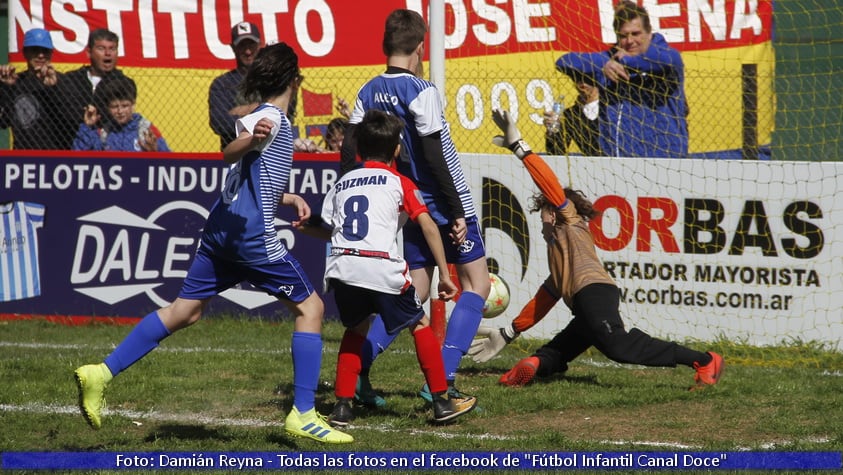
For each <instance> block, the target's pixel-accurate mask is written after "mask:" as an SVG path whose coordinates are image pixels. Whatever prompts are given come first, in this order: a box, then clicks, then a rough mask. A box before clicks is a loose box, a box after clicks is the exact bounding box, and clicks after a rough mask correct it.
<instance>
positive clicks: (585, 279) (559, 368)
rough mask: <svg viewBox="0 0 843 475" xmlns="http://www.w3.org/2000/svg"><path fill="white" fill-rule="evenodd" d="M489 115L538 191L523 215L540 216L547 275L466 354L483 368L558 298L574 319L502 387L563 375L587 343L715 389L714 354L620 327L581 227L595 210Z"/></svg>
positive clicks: (717, 366) (616, 298) (507, 123)
mask: <svg viewBox="0 0 843 475" xmlns="http://www.w3.org/2000/svg"><path fill="white" fill-rule="evenodd" d="M492 117H493V118H494V121H495V124H496V125H497V126H498V127H499V128H500V129H501V130H502V131H503V136H496V137H495V138H494V140H493V141H494V143H495V144H496V145H500V146H503V147H507V148H509V149H510V150H512V152H514V153H515V155H516V156H517V157H518V158H519V159H521V160H522V161H523V162H524V166H525V167H527V171H528V172H529V173H530V176H531V177H532V178H533V181H534V182H535V183H536V185H538V187H539V189H540V190H541V192H540V193H538V194H536V195H534V196H533V198H532V205H531V207H530V211H538V212H540V213H541V219H542V233H543V235H544V239H545V241H546V242H547V259H548V266H549V267H550V275H549V276H548V278H547V279H546V280H545V282H544V284H542V286H541V287H540V288H539V290H538V292H536V295H535V296H534V297H533V298H532V299H531V300H530V301H529V302H528V303H527V305H525V306H524V308H523V309H521V313H519V315H518V316H517V317H515V319H513V321H512V324H511V325H509V326H507V327H504V328H490V327H485V326H481V327H480V329H479V330H478V333H477V334H478V335H479V336H481V337H482V338H478V339H475V340H474V342H473V343H472V345H471V348H470V349H469V355H471V356H472V358H473V359H474V361H476V362H478V363H483V362H486V361H488V360H489V359H491V358H492V357H493V356H495V355H497V354H498V353H499V352H500V351H501V350H502V349H503V347H504V346H506V345H507V344H509V343H510V342H511V341H512V340H514V339H515V338H516V337H518V335H519V334H520V333H522V332H524V331H527V330H528V329H530V328H532V327H533V325H535V324H536V323H538V322H539V321H541V319H542V318H544V316H545V315H547V313H548V312H550V310H551V309H552V308H553V307H554V306H555V305H556V302H558V301H559V299H562V300H564V302H565V304H566V305H567V306H568V308H570V309H571V312H572V313H573V315H574V318H573V319H572V320H571V322H570V323H568V326H566V327H565V328H564V329H563V330H562V331H561V332H559V333H558V334H557V335H556V336H555V337H554V338H553V339H552V340H551V341H550V342H548V343H547V344H545V345H544V346H542V347H541V348H539V349H538V350H537V351H536V352H535V353H534V354H533V355H532V356H529V357H527V358H524V359H522V360H521V361H519V362H518V363H517V364H516V365H515V366H513V367H512V369H510V370H509V371H507V372H506V373H504V375H503V376H501V378H500V383H501V384H504V385H506V386H522V385H525V384H527V383H529V382H531V381H532V380H533V379H534V378H535V377H536V376H539V377H543V376H550V375H552V374H554V373H561V372H565V371H566V370H567V369H568V363H569V362H570V361H573V359H574V358H576V357H577V356H579V355H580V354H582V353H583V352H584V351H585V350H586V349H588V348H589V347H591V346H594V347H595V348H597V349H598V350H600V352H601V353H603V354H604V355H606V357H608V358H609V359H611V360H612V361H616V362H618V363H631V364H639V365H645V366H668V367H675V366H676V365H677V364H681V365H685V366H689V367H692V368H694V369H695V370H696V374H695V375H694V382H695V384H694V385H693V386H692V387H691V389H692V390H693V389H698V388H701V387H705V386H706V385H711V384H716V383H717V381H718V380H719V379H720V374H721V373H722V371H723V366H724V362H723V358H722V357H721V356H720V355H718V354H717V353H714V352H711V351H709V352H706V353H702V352H699V351H695V350H692V349H690V348H686V347H684V346H682V345H679V344H677V343H673V342H668V341H664V340H659V339H657V338H653V337H651V336H650V335H647V334H646V333H644V332H643V331H641V330H639V329H637V328H633V329H631V330H629V331H626V329H624V324H623V320H621V316H620V313H619V311H618V307H619V303H620V294H619V292H618V287H617V286H616V285H615V282H614V281H613V280H612V278H611V277H610V276H609V274H608V273H607V272H606V270H605V269H604V268H603V264H602V263H601V262H600V259H599V258H598V257H597V252H596V251H595V248H594V240H593V238H592V236H591V232H590V231H589V228H588V225H587V221H588V220H590V219H593V218H594V217H596V216H597V215H598V211H597V210H595V209H594V208H593V207H592V205H591V202H589V201H588V200H587V199H586V198H585V196H583V194H582V193H581V192H579V191H576V190H572V189H571V188H565V189H564V190H563V188H562V186H561V185H560V184H559V179H558V178H557V177H556V174H555V173H554V172H553V170H551V168H550V167H549V166H548V165H547V163H545V162H544V160H543V159H542V158H541V157H539V156H538V155H536V154H534V153H533V152H532V151H531V150H530V147H529V145H527V143H526V142H524V141H523V140H522V139H521V133H520V132H519V131H518V127H517V126H516V125H515V123H514V121H513V120H512V119H511V117H510V116H509V113H508V112H507V111H502V110H496V111H494V112H493V114H492Z"/></svg>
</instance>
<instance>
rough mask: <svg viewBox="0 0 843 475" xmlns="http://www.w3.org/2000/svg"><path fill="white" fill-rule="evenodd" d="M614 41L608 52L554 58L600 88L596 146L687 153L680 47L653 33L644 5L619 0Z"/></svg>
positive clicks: (615, 152)
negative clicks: (676, 47)
mask: <svg viewBox="0 0 843 475" xmlns="http://www.w3.org/2000/svg"><path fill="white" fill-rule="evenodd" d="M613 26H614V29H615V33H616V35H617V44H616V45H615V46H613V47H612V48H611V49H610V50H609V51H608V52H602V53H568V54H565V55H563V56H562V57H560V58H559V59H558V60H557V61H556V67H557V69H559V70H560V71H561V72H563V73H566V74H569V75H570V74H572V73H582V74H584V75H585V76H587V77H589V78H591V79H592V80H593V81H594V82H595V83H596V84H598V85H599V86H600V88H601V89H602V90H601V91H600V102H601V108H600V146H601V148H602V149H603V153H604V154H605V155H608V156H612V157H673V158H682V157H687V156H688V124H687V122H686V117H687V115H688V104H687V101H686V99H685V67H684V64H683V62H682V56H681V55H680V54H679V51H677V50H676V49H674V48H672V47H671V46H670V45H668V44H667V41H666V40H665V38H664V36H662V35H661V34H659V33H653V31H652V26H651V25H650V17H649V15H648V13H647V10H645V9H644V8H643V7H640V6H638V5H637V4H635V3H633V2H630V1H626V0H624V1H621V2H620V3H619V4H618V5H617V7H616V8H615V18H614V22H613Z"/></svg>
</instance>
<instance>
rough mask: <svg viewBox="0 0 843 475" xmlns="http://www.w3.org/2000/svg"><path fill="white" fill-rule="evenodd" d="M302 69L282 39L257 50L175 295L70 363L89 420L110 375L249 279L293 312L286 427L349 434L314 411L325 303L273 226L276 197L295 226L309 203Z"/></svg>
mask: <svg viewBox="0 0 843 475" xmlns="http://www.w3.org/2000/svg"><path fill="white" fill-rule="evenodd" d="M301 79H302V78H301V75H300V73H299V67H298V57H297V56H296V54H295V52H293V50H292V49H291V48H290V47H289V46H288V45H286V44H284V43H277V44H274V45H271V46H267V47H265V48H263V49H262V50H261V51H260V52H259V53H258V55H257V57H256V58H255V61H254V63H253V64H252V67H251V69H250V70H249V72H248V73H247V74H246V77H245V78H244V80H243V84H242V87H243V90H244V93H245V94H246V95H249V94H252V93H255V92H257V93H258V94H259V95H260V97H261V105H260V106H258V108H257V109H255V110H254V111H253V112H252V113H251V114H249V115H246V116H244V117H242V118H240V119H239V120H238V121H237V124H236V128H237V138H236V139H235V140H234V141H233V142H231V143H229V144H228V145H227V146H226V147H225V149H224V150H223V159H224V160H225V161H226V163H230V164H232V167H231V170H230V171H229V173H228V176H227V178H226V183H225V187H224V188H223V191H222V195H221V196H220V198H219V199H218V200H217V202H216V203H215V204H214V206H213V208H212V209H211V212H210V214H209V216H208V220H207V222H206V223H205V227H204V231H203V233H202V238H201V244H200V246H199V249H198V250H197V251H196V255H195V256H194V260H193V263H192V264H191V267H190V270H189V271H188V273H187V277H186V278H185V280H184V284H183V286H182V290H181V292H180V294H179V297H178V298H177V299H176V300H175V301H174V302H173V303H171V304H170V305H169V306H167V307H165V308H162V309H160V310H158V311H156V312H152V313H150V314H149V315H147V316H146V317H144V318H143V319H142V320H141V322H140V323H139V324H138V325H137V326H136V327H135V328H134V329H133V330H132V331H131V332H130V333H129V335H128V336H127V337H126V339H124V340H123V342H121V343H120V345H118V346H117V348H116V349H115V350H114V351H113V352H112V353H111V354H110V355H108V356H107V357H106V358H105V361H104V362H103V363H102V364H98V365H86V366H82V367H80V368H78V369H77V370H76V372H75V376H76V382H77V386H78V388H79V405H80V409H81V410H82V415H83V416H84V417H85V419H86V420H87V421H88V423H89V424H90V425H91V427H93V428H95V429H98V428H99V427H100V425H101V417H100V412H101V410H102V405H103V395H104V391H105V388H106V386H107V385H108V383H109V382H110V381H111V379H112V378H113V377H114V376H116V375H118V374H119V373H120V372H121V371H123V370H125V369H127V368H128V367H129V366H131V365H132V364H134V363H135V362H136V361H138V360H140V359H141V358H143V357H144V356H145V355H146V354H147V353H149V352H150V351H152V350H153V349H154V348H155V347H157V346H158V343H159V342H160V341H161V340H163V339H164V338H166V337H167V336H169V335H170V334H171V333H172V332H174V331H176V330H180V329H182V328H185V327H188V326H190V325H192V324H193V323H195V322H196V321H198V320H199V318H200V317H201V315H202V310H203V309H204V308H205V306H206V305H207V303H208V301H209V300H210V299H211V298H212V297H213V296H215V295H217V294H218V293H220V292H222V291H223V290H226V289H228V288H230V287H233V286H234V285H236V284H238V283H240V282H243V281H247V282H249V283H251V284H252V285H254V286H255V287H256V288H259V289H261V290H263V291H265V292H266V293H268V294H270V295H273V296H275V297H277V298H278V299H279V300H280V301H281V302H283V303H284V304H286V306H287V308H288V309H289V310H290V312H291V313H292V314H293V315H294V316H295V331H294V332H293V341H292V353H293V373H294V374H293V386H294V388H295V395H294V401H293V408H292V410H291V411H290V413H289V415H288V416H287V419H286V423H285V429H286V431H287V433H289V434H291V435H295V436H301V437H308V438H311V439H314V440H318V441H320V442H326V443H348V442H352V441H353V440H354V439H353V438H352V437H351V436H350V435H348V434H345V433H343V432H340V431H338V430H336V429H333V428H331V427H330V425H329V424H328V422H327V421H326V419H325V417H324V416H322V415H320V414H319V413H317V412H316V409H315V393H316V387H317V384H318V382H319V371H320V369H321V362H322V337H321V329H322V317H323V312H324V304H323V302H322V299H321V298H320V297H319V295H318V294H317V293H315V292H314V289H313V286H312V284H311V283H310V281H309V280H308V279H307V276H306V275H305V273H304V270H303V269H302V267H301V265H299V263H298V261H297V260H296V259H295V258H294V257H293V256H292V255H290V254H289V252H288V250H287V248H286V246H285V245H284V243H283V242H282V241H281V240H280V239H279V238H278V233H277V231H276V230H275V226H274V221H275V213H276V211H277V209H278V205H279V204H281V205H286V206H291V207H293V208H294V209H295V210H296V212H297V216H298V220H297V221H294V222H293V225H294V226H299V225H300V224H301V223H302V222H304V221H306V220H307V219H309V218H310V207H309V206H308V205H307V203H306V202H305V201H304V200H303V199H302V198H301V197H300V196H298V195H294V194H291V193H286V188H287V183H288V181H289V177H290V169H291V167H292V164H293V136H292V129H291V126H290V121H289V119H288V118H287V115H286V113H285V111H286V110H287V106H288V105H289V103H290V100H291V98H293V97H295V95H296V93H297V92H298V87H299V85H300V83H301Z"/></svg>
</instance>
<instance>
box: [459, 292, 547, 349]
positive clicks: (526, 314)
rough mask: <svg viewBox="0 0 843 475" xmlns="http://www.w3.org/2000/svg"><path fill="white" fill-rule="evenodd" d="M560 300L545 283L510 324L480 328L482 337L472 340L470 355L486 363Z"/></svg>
mask: <svg viewBox="0 0 843 475" xmlns="http://www.w3.org/2000/svg"><path fill="white" fill-rule="evenodd" d="M558 301H559V297H558V296H556V295H554V294H553V293H552V292H551V291H550V290H548V289H547V287H546V285H545V284H543V285H542V286H541V287H539V290H538V291H537V292H536V295H534V296H533V298H532V299H530V301H529V302H527V304H526V305H524V307H522V308H521V312H519V313H518V316H517V317H515V318H514V319H512V323H511V324H510V325H508V326H506V327H501V328H493V327H487V326H481V327H480V328H478V329H477V336H479V337H481V338H476V339H475V340H474V341H473V342H471V347H470V348H469V349H468V354H469V356H471V358H472V359H473V360H474V361H475V362H477V363H485V362H487V361H489V360H490V359H492V358H494V357H495V356H496V355H497V354H498V353H500V352H501V350H503V348H504V347H505V346H506V345H508V344H509V343H511V342H512V340H514V339H515V338H517V337H518V335H520V334H521V332H525V331H527V330H529V329H530V328H532V327H533V326H534V325H535V324H537V323H539V322H540V321H541V320H542V319H543V318H544V317H545V315H547V314H548V313H549V312H550V310H551V309H552V308H553V307H554V305H556V302H558Z"/></svg>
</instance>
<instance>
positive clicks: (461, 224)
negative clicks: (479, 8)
mask: <svg viewBox="0 0 843 475" xmlns="http://www.w3.org/2000/svg"><path fill="white" fill-rule="evenodd" d="M426 34H427V25H426V24H425V22H424V19H423V18H422V17H421V15H419V14H418V13H417V12H414V11H412V10H395V11H393V12H392V13H390V15H389V16H388V17H387V19H386V25H385V29H384V36H383V51H384V54H385V55H386V56H387V69H386V72H384V73H383V74H381V75H379V76H377V77H375V78H373V79H372V80H370V81H369V82H367V83H366V84H365V85H363V87H362V88H361V89H360V91H359V92H358V93H357V100H356V102H355V105H354V110H353V112H352V113H351V118H350V120H349V122H350V124H351V125H350V126H349V127H350V129H349V130H348V131H347V132H346V137H347V139H346V140H344V141H343V147H342V152H341V161H342V162H341V169H342V170H343V171H345V170H348V169H350V168H351V167H353V166H354V163H355V161H356V158H355V147H354V144H353V139H352V138H351V136H352V135H353V130H354V127H355V124H358V123H360V121H361V120H362V119H363V115H364V114H365V113H366V111H368V110H370V109H379V110H382V111H386V112H389V113H391V114H394V115H396V116H397V117H399V118H401V119H402V120H403V121H404V124H405V126H404V130H403V133H402V136H401V154H400V155H399V157H398V158H397V159H396V162H395V166H396V168H397V170H398V172H399V173H401V174H402V175H404V176H406V177H408V178H410V179H411V180H412V181H413V182H414V183H415V184H416V186H417V187H418V188H419V190H420V191H421V194H422V197H423V199H424V202H425V204H426V205H427V208H428V210H429V211H430V216H431V217H432V218H433V220H434V221H435V222H436V224H437V225H438V227H439V233H440V235H441V237H442V243H443V245H444V247H445V254H446V258H447V260H448V262H449V263H452V264H456V267H457V274H458V276H459V281H460V286H461V287H462V294H461V296H460V297H459V300H458V301H457V303H456V304H455V306H454V309H453V312H452V313H451V316H450V319H449V320H448V327H447V329H446V334H445V342H444V346H443V348H442V358H443V360H444V361H445V372H446V378H447V380H448V386H449V389H448V393H449V395H450V396H451V398H473V396H466V395H462V394H460V392H459V391H458V390H457V389H456V388H455V387H454V380H455V379H456V375H457V370H458V368H459V364H460V359H461V358H462V357H463V355H465V354H466V352H467V351H468V348H469V346H470V345H471V341H472V339H473V338H474V335H475V333H476V332H477V327H478V326H479V325H480V320H481V318H482V314H483V304H484V303H485V301H486V297H487V296H488V295H489V288H490V284H489V270H488V268H487V266H486V250H485V245H484V243H483V238H482V236H481V233H480V226H479V222H478V219H477V216H476V214H475V209H474V202H473V201H472V197H471V190H470V189H469V187H468V184H467V183H466V179H465V176H464V174H463V170H462V166H461V164H460V159H459V155H458V154H457V151H456V147H455V146H454V143H453V141H452V140H451V135H450V130H449V126H448V123H447V122H445V117H444V112H443V109H442V103H441V100H440V97H439V91H437V90H436V87H435V86H434V84H433V83H431V82H429V81H426V80H424V79H421V78H419V77H417V76H416V74H415V73H416V72H417V71H419V70H420V69H419V67H420V65H421V63H422V58H423V56H424V40H425V36H426ZM403 231H404V257H405V258H406V260H407V263H408V264H409V266H410V273H411V276H412V278H413V285H415V287H416V290H417V292H418V294H419V297H420V298H421V301H422V302H424V301H426V300H427V298H428V296H429V294H430V285H431V280H432V278H433V268H434V266H435V262H434V260H433V255H432V253H431V251H430V248H429V247H428V245H427V243H426V242H425V240H424V236H423V233H422V231H421V228H420V227H419V226H418V225H417V224H415V223H407V224H406V225H405V226H404V228H403ZM393 338H394V335H393V336H390V335H389V334H387V333H386V332H385V331H383V325H382V324H380V323H377V322H376V323H375V324H373V326H372V329H371V330H370V331H369V336H368V340H369V342H368V343H367V345H366V348H367V349H368V350H369V352H370V353H369V356H368V357H367V358H364V368H363V371H362V372H361V381H360V388H359V389H360V391H359V392H361V393H365V394H358V396H361V397H358V399H362V400H363V402H368V403H371V404H374V405H382V402H383V400H382V399H379V397H378V396H377V395H375V394H374V392H373V391H372V390H371V385H370V384H369V381H368V377H367V374H368V367H367V366H366V363H367V362H369V363H370V362H371V361H372V360H373V359H374V357H375V356H377V354H378V353H380V352H381V351H383V350H384V349H385V348H386V347H387V346H389V344H390V343H391V341H392V339H393ZM420 395H421V396H422V397H423V398H425V399H427V400H428V401H430V400H431V399H432V398H431V394H430V391H429V389H428V388H427V387H424V388H423V389H422V391H421V393H420Z"/></svg>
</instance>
